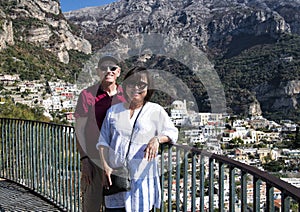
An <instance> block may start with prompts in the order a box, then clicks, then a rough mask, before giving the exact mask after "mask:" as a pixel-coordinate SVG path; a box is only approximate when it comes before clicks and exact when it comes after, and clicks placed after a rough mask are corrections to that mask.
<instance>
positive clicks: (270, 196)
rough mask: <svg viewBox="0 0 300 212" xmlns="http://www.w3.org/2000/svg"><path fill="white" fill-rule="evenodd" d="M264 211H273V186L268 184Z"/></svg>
mask: <svg viewBox="0 0 300 212" xmlns="http://www.w3.org/2000/svg"><path fill="white" fill-rule="evenodd" d="M266 211H267V212H272V211H274V188H273V187H272V186H271V185H270V184H267V198H266Z"/></svg>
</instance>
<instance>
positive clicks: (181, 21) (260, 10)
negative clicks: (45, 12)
mask: <svg viewBox="0 0 300 212" xmlns="http://www.w3.org/2000/svg"><path fill="white" fill-rule="evenodd" d="M64 15H65V17H66V18H67V19H68V20H70V21H71V22H72V23H74V24H77V25H79V26H81V27H82V28H83V29H84V33H85V36H86V37H87V38H89V39H90V41H91V42H92V45H93V49H94V50H97V49H100V48H102V47H103V46H104V45H105V44H106V43H108V42H109V41H111V40H113V39H115V38H116V37H120V38H122V37H126V36H128V35H134V34H137V33H148V32H152V33H161V34H167V35H172V36H173V37H180V38H184V39H185V40H187V41H189V42H190V43H192V44H193V45H195V46H197V47H198V48H200V49H201V50H202V51H204V52H205V53H207V55H208V57H209V58H212V60H214V58H216V57H223V58H224V59H225V60H226V59H228V58H231V57H234V56H237V55H239V54H240V53H241V52H242V51H243V50H246V49H249V48H251V47H252V46H254V45H263V44H265V43H269V44H270V43H275V42H277V41H278V39H279V37H280V36H281V35H282V34H295V35H298V36H299V35H300V19H299V17H300V2H299V1H298V0H285V1H283V0H198V1H195V0H181V1H179V0H168V1H167V0H121V1H119V2H116V3H113V4H110V5H107V6H104V7H93V8H85V9H82V10H77V11H71V12H68V13H65V14H64ZM103 38H105V39H103ZM299 59H300V58H297V56H294V62H295V61H299ZM262 60H263V58H262ZM270 73H271V74H270V76H272V75H276V71H274V74H272V70H271V69H270ZM291 74H293V73H292V72H291ZM224 80H226V79H224ZM247 80H248V81H249V79H247ZM250 81H251V80H250ZM257 81H261V80H257ZM224 83H225V84H226V82H224ZM237 83H239V82H237ZM254 87H255V88H254V89H253V88H251V89H250V88H245V87H243V86H239V85H238V86H237V87H235V88H233V87H229V88H227V90H225V92H226V95H227V103H228V106H229V107H230V108H229V111H233V112H236V113H240V114H244V115H247V114H252V115H260V114H261V113H262V114H264V115H266V114H270V113H273V114H274V113H278V112H279V113H281V115H280V116H281V118H284V117H287V116H286V115H287V114H288V113H289V115H290V116H292V117H293V116H295V115H296V116H297V114H298V112H297V110H298V107H299V103H300V102H299V99H300V97H299V92H298V91H299V82H298V81H296V80H293V81H291V80H287V81H282V82H280V83H277V84H275V85H274V84H273V83H271V82H269V81H267V80H266V81H265V82H264V83H261V82H260V83H259V84H256V85H255V86H254Z"/></svg>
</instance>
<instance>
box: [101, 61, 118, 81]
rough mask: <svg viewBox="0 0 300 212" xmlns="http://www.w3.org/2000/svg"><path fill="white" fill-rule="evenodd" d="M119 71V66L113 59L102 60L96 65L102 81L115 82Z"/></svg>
mask: <svg viewBox="0 0 300 212" xmlns="http://www.w3.org/2000/svg"><path fill="white" fill-rule="evenodd" d="M120 72H121V68H120V67H119V66H118V65H116V64H115V63H114V62H113V61H105V62H102V63H101V64H100V65H99V66H98V73H99V76H100V79H101V81H102V82H103V81H104V82H115V81H116V80H117V78H118V77H119V76H120Z"/></svg>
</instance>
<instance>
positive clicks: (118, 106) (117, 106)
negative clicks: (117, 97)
mask: <svg viewBox="0 0 300 212" xmlns="http://www.w3.org/2000/svg"><path fill="white" fill-rule="evenodd" d="M120 110H124V103H123V102H120V103H117V104H114V105H112V106H110V108H109V111H120Z"/></svg>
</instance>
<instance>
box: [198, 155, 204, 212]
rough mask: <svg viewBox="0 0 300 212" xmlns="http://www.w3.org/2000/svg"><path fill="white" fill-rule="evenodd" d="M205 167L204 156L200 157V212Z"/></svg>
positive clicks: (201, 211) (202, 199) (202, 203)
mask: <svg viewBox="0 0 300 212" xmlns="http://www.w3.org/2000/svg"><path fill="white" fill-rule="evenodd" d="M204 176H205V167H204V156H203V155H202V154H201V155H200V189H199V190H200V212H204V195H205V193H204V185H205V179H204Z"/></svg>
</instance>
